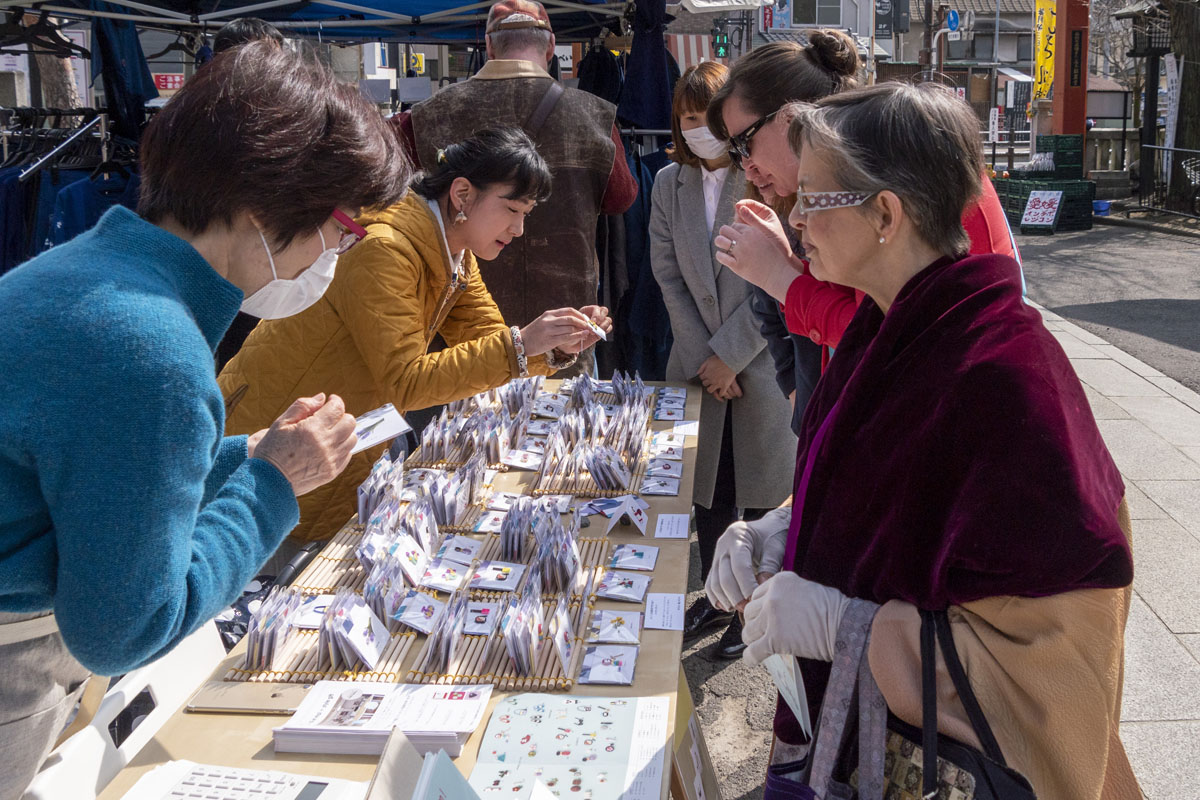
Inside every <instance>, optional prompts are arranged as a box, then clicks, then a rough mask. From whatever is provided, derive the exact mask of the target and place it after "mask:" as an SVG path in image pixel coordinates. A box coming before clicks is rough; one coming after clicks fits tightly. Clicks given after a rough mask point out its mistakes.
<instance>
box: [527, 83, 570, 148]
mask: <svg viewBox="0 0 1200 800" xmlns="http://www.w3.org/2000/svg"><path fill="white" fill-rule="evenodd" d="M564 94H566V91H565V90H564V89H563V86H562V84H561V83H559V82H558V81H551V82H550V88H549V89H547V90H546V93H545V94H544V95H542V99H541V102H539V103H538V104H537V108H535V109H534V110H533V113H532V114H531V115H530V116H529V121H528V122H526V123H525V130H526V131H527V132H528V133H529V138H531V139H534V140H536V139H537V137H538V134H539V133H540V132H541V130H542V126H543V125H545V124H546V120H547V119H549V118H550V114H551V112H553V111H554V107H555V106H557V105H558V101H559V100H561V99H562V96H563V95H564Z"/></svg>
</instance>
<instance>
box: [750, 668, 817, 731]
mask: <svg viewBox="0 0 1200 800" xmlns="http://www.w3.org/2000/svg"><path fill="white" fill-rule="evenodd" d="M762 663H763V666H764V667H766V668H767V672H768V673H770V675H771V680H773V681H775V687H776V688H777V689H779V694H780V695H781V696H782V697H783V700H784V702H785V703H787V704H788V708H790V709H791V710H792V714H793V715H794V716H795V717H796V720H797V721H798V722H799V723H800V730H802V731H804V735H805V736H807V737H808V738H810V739H811V738H812V720H811V719H809V716H808V699H807V696H806V695H805V693H804V677H803V676H802V675H801V674H800V665H799V664H798V663H797V662H796V658H795V656H792V655H783V654H782V653H772V654H771V655H769V656H767V657H766V658H765V659H764V660H763V662H762Z"/></svg>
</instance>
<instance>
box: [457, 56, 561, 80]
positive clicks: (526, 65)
mask: <svg viewBox="0 0 1200 800" xmlns="http://www.w3.org/2000/svg"><path fill="white" fill-rule="evenodd" d="M549 77H550V73H549V72H546V70H545V69H543V68H542V67H539V66H538V65H537V64H535V63H533V62H532V61H521V60H518V59H513V58H497V59H495V60H493V61H489V62H487V63H486V64H484V65H483V69H481V70H479V72H477V73H475V75H474V77H473V78H472V80H480V81H500V80H505V79H506V78H549Z"/></svg>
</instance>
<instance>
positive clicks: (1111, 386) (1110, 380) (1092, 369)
mask: <svg viewBox="0 0 1200 800" xmlns="http://www.w3.org/2000/svg"><path fill="white" fill-rule="evenodd" d="M1071 366H1073V367H1075V374H1076V375H1078V376H1079V380H1081V381H1083V382H1084V383H1086V384H1087V385H1088V386H1091V387H1092V388H1093V389H1095V390H1096V391H1098V392H1100V394H1102V395H1104V396H1105V397H1130V396H1141V397H1162V396H1163V395H1165V394H1166V391H1164V390H1163V389H1161V388H1159V387H1158V386H1155V385H1154V384H1153V383H1151V382H1150V380H1148V379H1146V378H1143V377H1141V376H1140V375H1137V374H1136V373H1134V372H1133V370H1131V369H1129V368H1128V367H1125V366H1123V365H1121V364H1118V363H1117V362H1116V361H1112V360H1111V359H1107V358H1085V359H1080V360H1078V361H1072V362H1071Z"/></svg>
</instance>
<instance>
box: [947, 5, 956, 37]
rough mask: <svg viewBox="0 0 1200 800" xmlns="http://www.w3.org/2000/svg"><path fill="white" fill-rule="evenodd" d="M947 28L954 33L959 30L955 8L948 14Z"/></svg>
mask: <svg viewBox="0 0 1200 800" xmlns="http://www.w3.org/2000/svg"><path fill="white" fill-rule="evenodd" d="M946 27H947V28H949V29H950V30H952V31H956V30H958V12H957V11H955V10H954V9H953V8H952V9H950V10H949V11H947V12H946Z"/></svg>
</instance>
